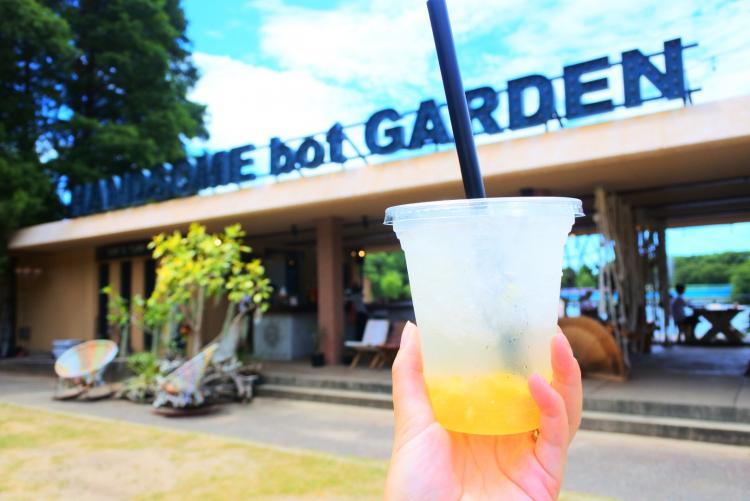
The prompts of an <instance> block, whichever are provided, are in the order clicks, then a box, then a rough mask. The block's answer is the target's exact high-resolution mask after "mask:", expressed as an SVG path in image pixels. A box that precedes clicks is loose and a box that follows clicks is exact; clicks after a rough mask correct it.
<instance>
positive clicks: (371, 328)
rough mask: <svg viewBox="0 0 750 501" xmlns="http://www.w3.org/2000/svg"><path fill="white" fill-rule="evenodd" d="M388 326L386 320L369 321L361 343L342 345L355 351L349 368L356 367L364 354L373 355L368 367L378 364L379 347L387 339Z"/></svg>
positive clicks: (352, 342) (351, 342) (349, 342)
mask: <svg viewBox="0 0 750 501" xmlns="http://www.w3.org/2000/svg"><path fill="white" fill-rule="evenodd" d="M389 324H390V323H389V322H388V320H383V319H370V320H368V321H367V325H365V333H364V335H363V336H362V341H346V342H345V343H344V346H346V347H347V348H349V349H351V350H354V351H355V355H354V359H353V360H352V363H351V365H350V366H349V367H351V368H354V367H356V366H357V365H358V364H359V361H360V360H361V359H362V356H363V355H365V354H372V355H373V358H372V360H371V361H370V367H374V364H375V363H377V362H378V357H377V354H378V353H380V347H381V346H383V345H384V344H385V341H386V338H387V337H388V326H389Z"/></svg>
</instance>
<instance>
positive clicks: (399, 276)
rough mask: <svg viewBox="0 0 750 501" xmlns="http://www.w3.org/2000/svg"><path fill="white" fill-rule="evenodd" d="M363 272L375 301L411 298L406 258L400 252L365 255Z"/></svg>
mask: <svg viewBox="0 0 750 501" xmlns="http://www.w3.org/2000/svg"><path fill="white" fill-rule="evenodd" d="M363 271H364V275H365V277H367V278H368V279H369V280H370V283H371V284H372V295H373V296H374V298H375V299H381V300H382V299H386V300H396V299H408V298H410V297H411V289H410V288H409V275H408V274H407V272H406V257H405V256H404V253H403V252H402V251H396V252H371V253H369V254H367V255H366V256H365V262H364V267H363Z"/></svg>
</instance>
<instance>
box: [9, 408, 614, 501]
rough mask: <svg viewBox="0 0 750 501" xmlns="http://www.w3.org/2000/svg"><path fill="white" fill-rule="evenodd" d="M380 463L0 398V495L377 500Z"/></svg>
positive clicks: (571, 500) (574, 499) (575, 499)
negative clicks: (63, 411)
mask: <svg viewBox="0 0 750 501" xmlns="http://www.w3.org/2000/svg"><path fill="white" fill-rule="evenodd" d="M386 469H387V463H386V462H384V461H374V460H358V459H351V458H340V457H335V456H331V455H325V454H318V453H312V452H309V453H308V452H296V451H289V450H282V449H277V448H271V447H263V446H259V445H255V444H252V443H248V442H243V441H238V440H230V439H225V438H218V437H214V436H211V435H205V434H198V433H186V432H180V431H173V430H168V429H162V428H156V427H150V426H144V425H138V424H131V423H126V422H120V421H109V420H102V419H95V418H89V417H83V416H76V415H70V414H61V413H54V412H48V411H43V410H38V409H30V408H26V407H20V406H15V405H9V404H2V403H0V472H2V473H1V474H0V499H3V500H5V499H13V500H27V499H28V500H38V499H76V500H77V501H84V500H87V499H92V500H94V499H96V500H100V499H133V500H145V499H149V500H152V499H155V500H185V499H201V500H214V499H216V500H224V499H231V500H238V499H284V500H287V499H316V500H318V499H337V500H338V499H341V500H344V499H357V500H367V499H381V498H382V492H383V484H384V481H385V473H386ZM561 500H563V501H605V498H599V497H592V496H588V495H583V494H576V493H565V494H564V495H563V496H562V497H561Z"/></svg>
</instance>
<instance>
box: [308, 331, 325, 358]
mask: <svg viewBox="0 0 750 501" xmlns="http://www.w3.org/2000/svg"><path fill="white" fill-rule="evenodd" d="M312 336H313V345H314V347H315V351H314V352H313V354H312V355H310V365H312V366H313V367H323V366H324V365H325V364H326V358H325V355H324V354H323V352H322V351H320V348H321V346H322V344H323V338H324V337H325V331H324V330H323V329H321V328H320V327H316V328H315V329H314V330H313V332H312Z"/></svg>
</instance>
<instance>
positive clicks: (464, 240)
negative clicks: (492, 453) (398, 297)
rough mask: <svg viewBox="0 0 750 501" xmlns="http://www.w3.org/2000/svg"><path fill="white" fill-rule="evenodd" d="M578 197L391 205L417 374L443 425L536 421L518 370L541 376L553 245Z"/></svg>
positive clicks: (553, 301) (499, 431) (502, 429)
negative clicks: (417, 338)
mask: <svg viewBox="0 0 750 501" xmlns="http://www.w3.org/2000/svg"><path fill="white" fill-rule="evenodd" d="M577 215H582V212H581V202H580V200H575V199H570V198H555V197H521V198H484V199H471V200H449V201H444V202H428V203H423V204H410V205H400V206H397V207H391V208H389V209H388V210H387V211H386V223H387V224H392V225H393V228H394V230H395V232H396V235H397V236H398V239H399V241H400V242H401V247H402V248H403V249H404V252H405V255H406V265H407V269H408V271H409V286H410V288H411V294H412V300H413V303H414V312H415V314H416V320H417V325H418V327H419V331H420V334H421V347H422V362H423V367H424V374H425V382H426V383H427V387H428V392H429V395H430V401H431V403H432V407H433V410H434V412H435V416H436V418H437V420H438V422H440V424H441V425H442V426H443V427H445V428H446V429H448V430H452V431H457V432H463V433H472V434H485V435H506V434H514V433H523V432H528V431H530V430H533V429H535V428H537V427H538V426H539V410H538V409H537V407H536V404H535V403H534V401H533V399H532V397H531V394H530V393H529V389H528V385H527V380H528V378H529V376H531V375H532V374H534V373H538V374H540V375H542V376H543V377H549V376H550V375H551V373H552V368H551V363H550V339H551V338H552V336H553V335H554V333H555V325H556V323H557V307H558V302H559V297H560V278H561V275H562V259H563V246H564V244H565V239H566V238H567V235H568V233H569V232H570V230H571V227H572V225H573V222H574V220H575V217H576V216H577Z"/></svg>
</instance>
